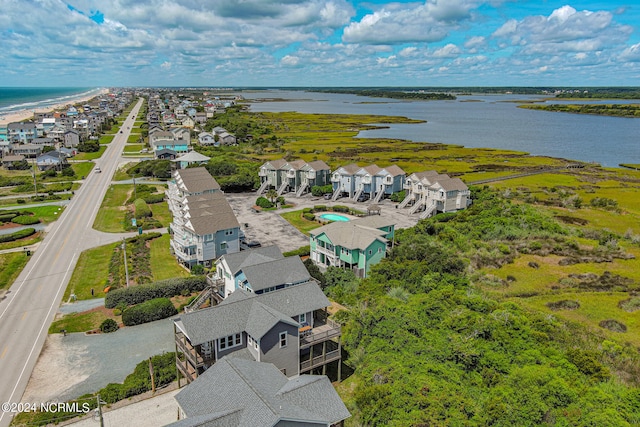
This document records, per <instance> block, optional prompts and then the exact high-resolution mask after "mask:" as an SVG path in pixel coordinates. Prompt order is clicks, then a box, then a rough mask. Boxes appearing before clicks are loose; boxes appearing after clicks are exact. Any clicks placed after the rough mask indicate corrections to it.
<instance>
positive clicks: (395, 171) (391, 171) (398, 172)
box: [383, 165, 405, 176]
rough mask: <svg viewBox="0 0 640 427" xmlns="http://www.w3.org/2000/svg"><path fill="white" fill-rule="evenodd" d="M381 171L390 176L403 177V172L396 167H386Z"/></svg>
mask: <svg viewBox="0 0 640 427" xmlns="http://www.w3.org/2000/svg"><path fill="white" fill-rule="evenodd" d="M383 170H385V171H387V172H389V174H391V176H398V175H405V171H404V170H402V168H400V166H398V165H391V166H387V167H385V168H384V169H383Z"/></svg>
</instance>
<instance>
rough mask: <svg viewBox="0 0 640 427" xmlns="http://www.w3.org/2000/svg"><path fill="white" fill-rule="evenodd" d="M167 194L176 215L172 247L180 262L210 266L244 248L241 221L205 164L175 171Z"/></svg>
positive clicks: (172, 223) (188, 265)
mask: <svg viewBox="0 0 640 427" xmlns="http://www.w3.org/2000/svg"><path fill="white" fill-rule="evenodd" d="M166 196H167V201H168V204H169V209H170V211H171V213H172V216H173V218H172V221H171V226H170V234H171V240H170V245H171V251H172V252H173V254H174V255H175V257H176V258H177V259H178V262H180V263H181V264H183V265H185V266H187V267H189V268H191V267H193V266H194V265H196V264H201V265H204V266H205V267H210V266H211V265H212V263H213V261H214V260H215V259H217V258H219V257H220V256H221V255H224V254H228V253H233V252H238V251H239V250H240V240H239V235H240V224H239V223H238V220H237V219H236V216H235V214H234V213H233V210H232V209H231V206H230V205H229V202H227V200H226V198H225V197H224V193H222V191H221V190H220V186H219V185H218V183H217V182H216V180H215V179H214V178H213V177H212V176H211V175H210V174H209V172H208V171H207V170H206V169H205V168H203V167H200V168H188V169H178V170H176V171H174V172H173V179H172V180H171V181H169V183H168V189H167V192H166Z"/></svg>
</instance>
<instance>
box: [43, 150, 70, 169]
mask: <svg viewBox="0 0 640 427" xmlns="http://www.w3.org/2000/svg"><path fill="white" fill-rule="evenodd" d="M36 165H37V166H38V169H39V170H40V171H45V170H49V169H55V170H62V169H64V168H66V167H69V162H67V155H66V154H64V153H61V152H59V151H56V150H54V151H48V152H46V153H43V154H40V155H39V156H38V157H36Z"/></svg>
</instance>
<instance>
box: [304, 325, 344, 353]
mask: <svg viewBox="0 0 640 427" xmlns="http://www.w3.org/2000/svg"><path fill="white" fill-rule="evenodd" d="M323 322H324V323H323ZM319 323H320V324H319ZM322 323H323V324H322ZM340 335H342V326H341V325H340V324H339V323H337V322H334V321H333V320H331V319H326V318H324V319H323V318H322V317H321V318H320V319H318V320H317V321H316V324H315V325H314V328H313V329H311V330H310V331H307V332H306V333H304V334H303V335H301V336H300V349H305V348H308V347H310V346H312V345H314V344H319V343H321V342H323V341H328V340H331V339H334V338H337V337H339V336H340ZM327 354H328V353H327Z"/></svg>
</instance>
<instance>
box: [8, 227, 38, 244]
mask: <svg viewBox="0 0 640 427" xmlns="http://www.w3.org/2000/svg"><path fill="white" fill-rule="evenodd" d="M35 233H36V229H35V228H25V229H24V230H20V231H16V232H15V233H11V234H2V235H0V243H5V242H13V241H14V240H19V239H24V238H25V237H29V236H31V235H32V234H35Z"/></svg>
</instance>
